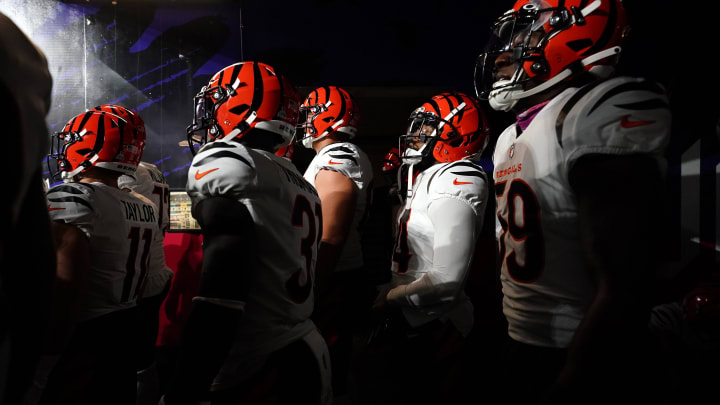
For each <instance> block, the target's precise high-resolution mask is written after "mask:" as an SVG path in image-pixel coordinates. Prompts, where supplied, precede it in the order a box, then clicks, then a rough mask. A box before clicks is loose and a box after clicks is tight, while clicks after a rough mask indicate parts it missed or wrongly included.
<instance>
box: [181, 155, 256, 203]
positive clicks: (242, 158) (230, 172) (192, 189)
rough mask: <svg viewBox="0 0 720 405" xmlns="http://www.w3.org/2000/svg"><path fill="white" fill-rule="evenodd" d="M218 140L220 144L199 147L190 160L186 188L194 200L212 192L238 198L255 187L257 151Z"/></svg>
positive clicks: (211, 194) (207, 195)
mask: <svg viewBox="0 0 720 405" xmlns="http://www.w3.org/2000/svg"><path fill="white" fill-rule="evenodd" d="M221 143H223V144H224V145H219V146H214V147H210V148H203V150H201V151H200V152H199V153H198V154H197V155H196V156H195V158H194V159H193V162H192V164H191V168H192V169H191V170H189V171H188V183H187V191H188V194H190V197H191V198H192V199H193V201H194V202H196V200H197V199H198V198H207V197H210V196H213V195H228V194H231V195H234V196H235V197H239V196H241V195H244V194H246V193H247V192H248V191H249V190H250V189H253V188H255V187H257V186H258V175H259V173H258V169H257V167H256V166H257V165H260V166H262V160H261V159H259V156H260V154H259V152H257V151H254V150H253V149H248V148H246V147H245V146H243V145H241V144H239V143H234V144H225V143H224V142H221ZM210 146H213V145H210ZM261 168H262V167H261Z"/></svg>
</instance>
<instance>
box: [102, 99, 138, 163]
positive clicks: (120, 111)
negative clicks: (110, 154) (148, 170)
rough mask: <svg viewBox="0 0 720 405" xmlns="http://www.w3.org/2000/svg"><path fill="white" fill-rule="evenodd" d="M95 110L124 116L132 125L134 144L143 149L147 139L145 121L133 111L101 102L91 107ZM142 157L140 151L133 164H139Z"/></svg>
mask: <svg viewBox="0 0 720 405" xmlns="http://www.w3.org/2000/svg"><path fill="white" fill-rule="evenodd" d="M93 110H95V111H105V112H108V113H111V114H115V115H117V116H118V117H120V118H124V119H125V121H127V122H128V123H129V124H130V125H132V127H133V130H134V134H135V144H136V145H138V146H140V149H141V150H144V149H145V142H146V140H147V133H146V132H145V121H144V120H143V119H142V117H140V115H139V114H138V113H136V112H135V111H133V110H131V109H129V108H126V107H123V106H121V105H116V104H103V105H99V106H97V107H95V108H93ZM141 159H142V153H141V154H139V155H138V161H137V162H135V165H138V164H140V160H141Z"/></svg>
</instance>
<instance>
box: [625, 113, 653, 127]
mask: <svg viewBox="0 0 720 405" xmlns="http://www.w3.org/2000/svg"><path fill="white" fill-rule="evenodd" d="M654 122H655V121H630V116H629V115H626V116H624V117H622V120H621V121H620V126H621V127H623V128H635V127H641V126H643V125H648V124H652V123H654Z"/></svg>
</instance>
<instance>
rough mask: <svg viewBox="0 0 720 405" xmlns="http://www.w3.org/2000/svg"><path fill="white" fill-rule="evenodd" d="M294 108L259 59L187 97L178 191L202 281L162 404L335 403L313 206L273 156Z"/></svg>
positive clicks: (283, 83)
mask: <svg viewBox="0 0 720 405" xmlns="http://www.w3.org/2000/svg"><path fill="white" fill-rule="evenodd" d="M299 101H300V100H299V98H298V95H297V93H296V91H295V89H294V87H293V85H292V84H291V82H290V81H289V80H288V79H287V78H286V77H285V76H283V75H281V74H280V73H279V72H278V71H276V70H275V68H273V67H271V66H269V65H266V64H264V63H260V62H241V63H236V64H233V65H230V66H228V67H226V68H224V69H222V70H220V71H219V72H217V73H216V74H215V75H213V77H212V78H211V79H210V82H209V83H208V84H207V85H206V86H204V87H203V88H202V90H201V91H200V92H199V93H198V94H197V95H196V96H195V113H196V114H195V117H194V120H193V123H192V125H190V126H189V127H188V142H190V143H191V145H192V144H193V143H194V142H196V140H199V143H200V144H201V145H203V146H202V147H201V148H200V149H199V151H198V152H197V154H196V155H195V157H194V158H193V161H192V164H191V166H190V171H189V172H188V184H187V191H188V194H189V195H190V197H191V199H192V213H193V216H194V217H195V218H196V219H197V220H198V222H199V224H200V226H201V228H202V236H203V264H202V267H203V274H202V279H201V283H200V289H199V293H198V296H197V297H195V299H194V303H193V308H192V311H191V313H190V317H189V319H188V322H187V325H186V327H185V330H184V336H183V344H182V347H181V353H180V358H179V364H178V369H177V370H176V375H175V377H174V378H173V381H172V382H171V384H170V387H169V390H168V392H167V393H166V394H165V396H164V402H165V403H166V404H168V405H172V404H186V403H188V404H189V403H195V402H196V401H197V400H198V399H200V398H202V397H203V396H204V395H205V392H206V391H207V390H208V388H210V390H211V391H212V392H211V393H210V396H211V399H212V401H213V402H214V403H215V402H217V403H233V404H237V403H270V402H274V401H279V402H280V403H293V402H297V403H307V404H321V403H327V402H328V401H330V400H331V399H332V395H331V391H330V380H329V379H330V364H329V359H328V354H327V346H326V345H325V342H324V341H323V339H322V336H321V335H320V334H319V332H317V330H316V328H315V325H314V324H313V322H312V321H311V320H310V315H311V313H312V309H313V302H314V297H313V282H314V277H315V276H314V273H315V262H316V260H317V253H318V243H319V238H320V231H321V223H322V222H321V219H322V211H321V208H320V199H319V197H318V195H317V192H316V191H315V189H314V188H313V187H312V185H310V184H309V183H308V182H307V181H305V180H303V178H302V175H301V174H300V173H299V172H298V171H297V169H296V168H295V167H294V165H293V164H292V163H290V162H289V161H288V160H286V159H283V158H281V157H279V156H276V155H275V154H274V152H275V151H276V150H277V149H278V148H281V147H283V146H287V145H288V144H289V143H290V142H291V140H292V139H293V136H294V134H295V124H296V120H297V110H298V104H299ZM196 132H198V133H199V136H195V135H194V134H195V133H196ZM193 150H194V148H193ZM211 384H212V386H211ZM210 386H211V387H210Z"/></svg>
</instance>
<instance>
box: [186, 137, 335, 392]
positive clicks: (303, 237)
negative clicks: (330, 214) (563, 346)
mask: <svg viewBox="0 0 720 405" xmlns="http://www.w3.org/2000/svg"><path fill="white" fill-rule="evenodd" d="M187 191H188V194H189V195H190V198H191V199H192V203H193V206H195V205H196V204H198V203H199V202H201V201H202V200H203V199H206V198H209V197H215V196H225V197H229V198H233V199H235V200H237V201H238V202H240V203H241V204H243V205H245V207H247V209H248V211H249V212H250V215H251V216H252V218H253V221H254V222H255V225H256V226H255V228H254V233H255V237H256V238H257V255H258V258H259V268H257V269H254V270H253V271H254V276H255V284H254V287H253V288H252V289H251V291H250V294H249V295H248V297H247V301H246V302H237V301H232V300H218V299H210V300H209V301H212V302H214V303H216V304H218V305H223V306H227V307H230V308H242V309H243V310H244V314H243V317H242V320H241V325H240V327H239V329H238V333H237V341H236V343H235V345H234V347H233V350H232V352H231V355H230V357H229V358H228V360H227V362H226V365H225V366H224V367H223V369H222V371H221V372H220V374H218V376H217V378H216V380H215V387H216V388H217V387H222V386H224V385H225V384H235V383H237V381H238V380H239V379H241V378H243V377H245V376H247V375H248V373H251V372H252V371H254V369H255V368H257V367H259V366H261V365H262V362H263V361H264V356H265V355H267V354H269V353H271V352H273V351H275V350H277V349H279V348H282V347H284V346H285V345H287V344H289V343H291V342H292V341H294V340H296V339H299V338H302V337H303V336H305V335H307V334H308V333H310V332H311V331H312V330H314V325H313V323H312V321H311V320H310V319H309V318H310V314H311V313H312V310H313V305H314V299H313V280H314V273H315V262H316V259H317V247H318V245H319V242H320V241H319V236H320V230H321V226H322V225H321V224H322V220H321V218H322V217H321V216H322V211H321V206H320V199H319V198H318V196H317V191H316V190H315V188H313V187H312V186H311V185H310V184H309V183H308V182H307V181H305V180H304V179H303V177H302V175H301V174H300V173H299V172H298V171H297V169H296V168H295V166H294V165H293V164H292V163H291V162H289V161H287V160H285V159H283V158H280V157H278V156H275V155H274V154H273V153H271V152H265V151H261V150H255V149H250V148H246V147H245V146H243V145H241V144H239V143H236V142H229V143H225V142H213V143H210V144H207V145H206V146H204V147H203V148H202V149H201V150H200V151H199V153H198V154H197V155H196V156H195V158H194V159H193V161H192V165H191V166H190V170H189V172H188V184H187ZM242 251H243V250H242V247H238V252H239V253H241V252H242ZM227 270H228V271H234V270H235V269H232V268H229V269H227ZM238 271H247V269H238ZM196 299H201V300H202V299H204V298H202V297H200V298H196Z"/></svg>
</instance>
